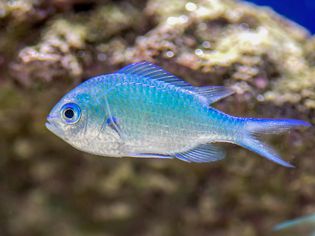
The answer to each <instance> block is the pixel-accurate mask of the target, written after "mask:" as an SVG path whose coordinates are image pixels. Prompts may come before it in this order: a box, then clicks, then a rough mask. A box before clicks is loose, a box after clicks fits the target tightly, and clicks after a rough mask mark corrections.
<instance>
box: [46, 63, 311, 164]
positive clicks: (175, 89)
mask: <svg viewBox="0 0 315 236" xmlns="http://www.w3.org/2000/svg"><path fill="white" fill-rule="evenodd" d="M231 94H232V91H231V90H229V89H227V88H224V87H221V86H206V87H194V86H192V85H191V84H189V83H187V82H185V81H183V80H181V79H179V78H177V77H176V76H174V75H172V74H170V73H168V72H166V71H165V70H163V69H162V68H160V67H158V66H155V65H153V64H151V63H149V62H139V63H134V64H130V65H128V66H126V67H124V68H122V69H120V70H119V71H117V72H115V73H113V74H107V75H100V76H96V77H93V78H91V79H89V80H87V81H85V82H84V83H82V84H80V85H79V86H77V87H76V88H74V89H73V90H71V91H70V92H68V93H67V94H66V95H65V96H64V97H63V98H62V99H61V100H60V101H59V102H58V103H57V104H56V105H55V107H54V108H53V109H52V110H51V112H50V114H49V115H48V117H47V122H46V127H47V128H48V129H49V130H50V131H52V132H53V133H54V134H56V135H57V136H59V137H60V138H62V139H63V140H65V141H66V142H68V143H69V144H70V145H72V146H73V147H75V148H77V149H79V150H82V151H85V152H88V153H92V154H96V155H101V156H111V157H123V156H130V157H142V158H177V159H180V160H182V161H186V162H198V163H205V162H213V161H218V160H221V159H223V158H224V156H225V152H224V150H222V149H221V148H220V147H219V146H217V144H216V143H218V142H227V143H234V144H237V145H239V146H241V147H244V148H246V149H248V150H250V151H253V152H255V153H257V154H259V155H261V156H263V157H265V158H267V159H269V160H271V161H273V162H276V163H278V164H280V165H282V166H285V167H293V166H292V165H291V164H289V163H287V162H285V161H284V160H282V159H281V158H280V156H279V155H278V154H277V153H276V152H275V151H274V150H273V149H272V148H270V147H269V146H267V145H266V144H264V143H263V142H262V141H260V140H259V139H258V138H257V134H264V133H273V134H274V133H280V132H282V131H286V130H288V129H290V128H294V127H298V126H310V124H309V123H307V122H305V121H302V120H293V119H258V118H241V117H234V116H230V115H227V114H224V113H223V112H221V111H218V110H216V109H214V108H212V107H211V106H209V105H210V104H212V103H214V102H216V101H218V100H219V99H222V98H224V97H227V96H229V95H231Z"/></svg>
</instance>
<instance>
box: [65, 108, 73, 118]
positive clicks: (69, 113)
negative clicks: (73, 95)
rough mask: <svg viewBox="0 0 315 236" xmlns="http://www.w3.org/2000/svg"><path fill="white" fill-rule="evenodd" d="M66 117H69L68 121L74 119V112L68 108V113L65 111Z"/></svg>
mask: <svg viewBox="0 0 315 236" xmlns="http://www.w3.org/2000/svg"><path fill="white" fill-rule="evenodd" d="M65 117H67V118H68V119H71V118H73V117H74V111H73V110H72V109H70V108H68V109H67V110H66V111H65Z"/></svg>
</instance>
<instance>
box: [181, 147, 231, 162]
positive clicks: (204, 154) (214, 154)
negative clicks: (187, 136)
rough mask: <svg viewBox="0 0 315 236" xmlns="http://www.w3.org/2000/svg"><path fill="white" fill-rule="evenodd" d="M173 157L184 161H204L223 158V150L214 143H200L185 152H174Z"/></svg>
mask: <svg viewBox="0 0 315 236" xmlns="http://www.w3.org/2000/svg"><path fill="white" fill-rule="evenodd" d="M175 157H176V158H178V159H180V160H182V161H186V162H195V163H205V162H214V161H219V160H222V159H224V157H225V152H224V151H223V150H222V149H221V148H219V147H217V146H216V145H215V144H210V143H208V144H201V145H199V146H197V147H196V148H194V149H192V150H189V151H187V152H182V153H176V154H175Z"/></svg>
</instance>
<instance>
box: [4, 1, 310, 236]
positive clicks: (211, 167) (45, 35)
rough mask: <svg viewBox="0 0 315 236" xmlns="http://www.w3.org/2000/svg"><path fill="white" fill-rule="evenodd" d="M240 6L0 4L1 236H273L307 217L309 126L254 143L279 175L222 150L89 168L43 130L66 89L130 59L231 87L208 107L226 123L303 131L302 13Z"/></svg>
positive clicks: (90, 162)
mask: <svg viewBox="0 0 315 236" xmlns="http://www.w3.org/2000/svg"><path fill="white" fill-rule="evenodd" d="M253 2H256V3H257V4H258V5H259V6H256V5H253V4H249V3H246V2H242V1H234V0H194V1H187V0H120V1H111V0H103V1H101V0H50V1H45V0H16V1H14V0H7V1H6V0H0V29H1V30H0V235H1V236H37V235H38V236H41V235H48V236H55V235H58V236H68V235H76V236H81V235H84V236H85V235H87V236H112V235H129V236H132V235H137V236H155V235H158V236H159V235H165V236H168V235H170V236H173V235H184V236H185V235H198V236H203V235H213V236H221V235H224V236H225V235H233V236H234V235H242V236H247V235H248V236H251V235H262V236H264V235H280V234H275V233H273V232H272V228H273V226H274V225H276V224H277V223H279V222H282V221H284V220H286V219H291V218H295V217H297V216H301V215H306V214H311V213H314V212H315V198H314V196H315V174H314V173H315V165H314V155H315V146H314V144H315V138H314V137H315V130H314V128H310V129H307V130H300V131H299V130H296V131H292V132H291V133H289V134H286V135H281V136H276V137H274V136H273V137H267V140H268V142H269V143H271V144H272V145H273V146H274V147H275V148H276V149H277V150H278V151H279V152H280V154H281V155H282V156H283V157H284V159H285V160H287V161H290V162H291V163H293V164H294V165H296V168H295V169H285V168H283V167H281V166H278V165H276V164H274V163H272V162H269V161H267V160H265V159H263V158H261V157H258V156H256V155H255V154H253V153H250V152H248V151H246V150H244V149H241V148H239V147H236V146H233V145H224V147H226V149H227V150H228V155H227V158H226V159H225V160H223V161H221V162H218V163H211V164H187V163H183V162H180V161H177V160H141V159H132V158H119V159H117V158H116V159H115V158H105V157H96V156H92V155H89V154H85V153H82V152H80V151H77V150H75V149H74V148H72V147H71V146H69V145H68V144H66V143H65V142H63V141H62V140H60V139H59V138H57V137H56V136H54V135H53V134H52V133H50V132H49V131H48V130H46V128H45V126H44V124H45V119H46V116H47V114H48V112H49V110H50V109H51V108H52V106H53V105H54V104H55V103H56V102H57V101H58V100H59V99H60V98H61V96H63V95H64V94H65V93H66V92H67V91H69V90H70V89H71V88H73V87H75V86H76V85H78V84H79V83H80V82H82V81H84V80H86V79H87V78H89V77H91V76H94V75H97V74H101V73H110V72H113V71H115V70H117V69H118V68H121V67H122V66H124V65H127V64H128V63H131V62H135V61H140V60H148V61H152V62H154V63H156V64H158V65H161V66H162V67H164V68H165V69H166V70H168V71H170V72H172V73H174V74H176V75H178V76H180V77H182V78H183V79H185V80H187V81H189V82H191V83H192V84H194V85H225V86H228V87H231V88H232V89H234V90H235V91H236V94H235V95H233V96H231V97H229V98H227V99H225V100H224V101H222V102H220V103H218V104H215V106H216V107H217V108H219V109H221V110H222V111H224V112H227V113H230V114H232V115H237V116H248V117H249V116H254V117H273V118H279V117H282V118H283V117H286V118H297V119H304V120H306V121H309V122H311V123H313V124H314V123H315V118H314V114H315V50H314V49H315V39H314V38H313V37H312V33H311V32H314V23H313V22H315V20H314V14H311V13H313V12H314V3H313V1H311V0H305V1H286V2H285V3H283V1H267V0H266V1H263V0H261V1H259V0H257V1H253ZM271 4H272V7H274V10H276V11H278V12H279V13H280V14H281V15H286V16H287V17H288V18H290V19H291V20H289V19H288V18H285V17H284V16H281V15H279V14H278V13H276V12H275V11H274V10H272V8H270V7H265V6H266V5H271ZM291 4H292V5H291ZM293 20H294V21H295V22H294V21H293ZM297 23H299V24H302V25H303V26H304V27H301V26H299V25H298V24H297ZM285 235H289V234H288V233H286V234H285ZM292 235H295V234H292ZM299 235H301V234H299Z"/></svg>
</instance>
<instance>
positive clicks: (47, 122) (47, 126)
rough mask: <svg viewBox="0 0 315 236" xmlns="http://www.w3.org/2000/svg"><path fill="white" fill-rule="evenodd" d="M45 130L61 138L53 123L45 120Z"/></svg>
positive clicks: (60, 132) (58, 129)
mask: <svg viewBox="0 0 315 236" xmlns="http://www.w3.org/2000/svg"><path fill="white" fill-rule="evenodd" d="M45 126H46V128H47V129H48V130H49V131H51V132H52V133H53V134H55V135H57V136H59V137H63V132H62V130H61V129H60V128H58V127H57V126H56V125H55V124H54V123H53V122H51V121H49V120H47V121H46V123H45Z"/></svg>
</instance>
